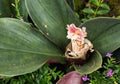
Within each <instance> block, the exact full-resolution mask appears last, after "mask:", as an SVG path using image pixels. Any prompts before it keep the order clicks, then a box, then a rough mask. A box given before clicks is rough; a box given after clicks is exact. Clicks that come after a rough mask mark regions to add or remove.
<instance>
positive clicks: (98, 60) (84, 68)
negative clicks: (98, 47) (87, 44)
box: [74, 51, 102, 74]
mask: <svg viewBox="0 0 120 84" xmlns="http://www.w3.org/2000/svg"><path fill="white" fill-rule="evenodd" d="M101 64H102V56H101V55H100V53H99V52H98V51H95V52H94V53H92V55H91V57H90V58H89V59H88V60H87V63H86V64H84V65H81V66H74V67H75V69H76V70H77V71H79V72H80V73H81V74H90V73H92V72H93V71H96V70H97V69H99V68H101Z"/></svg>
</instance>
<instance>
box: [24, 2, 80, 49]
mask: <svg viewBox="0 0 120 84" xmlns="http://www.w3.org/2000/svg"><path fill="white" fill-rule="evenodd" d="M25 1H26V7H27V10H28V13H29V15H30V17H31V18H32V20H33V22H34V24H35V25H36V26H37V27H38V28H39V29H40V31H42V32H43V33H44V35H45V36H46V37H47V38H48V39H49V40H50V41H52V42H53V43H54V44H56V45H57V46H59V47H60V48H62V49H64V48H65V47H66V45H67V44H68V40H67V39H66V26H67V24H71V23H74V24H76V25H77V26H78V24H80V22H79V20H78V18H77V17H76V16H75V14H74V13H73V11H72V10H71V9H70V7H69V6H68V4H67V2H66V1H65V0H34V1H33V0H25Z"/></svg>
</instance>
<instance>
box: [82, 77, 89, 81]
mask: <svg viewBox="0 0 120 84" xmlns="http://www.w3.org/2000/svg"><path fill="white" fill-rule="evenodd" d="M82 80H83V81H88V80H90V78H88V77H87V76H82Z"/></svg>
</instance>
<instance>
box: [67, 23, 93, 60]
mask: <svg viewBox="0 0 120 84" xmlns="http://www.w3.org/2000/svg"><path fill="white" fill-rule="evenodd" d="M67 30H68V31H67V34H68V35H67V38H68V39H71V45H72V47H71V48H68V49H67V51H69V53H68V54H69V55H70V56H71V57H76V58H81V59H84V60H85V59H86V55H87V52H88V51H89V50H90V52H93V51H94V50H93V45H92V43H91V42H90V41H89V40H88V39H86V38H85V37H87V32H86V27H82V28H79V27H76V26H75V25H74V24H70V25H67ZM69 55H68V57H69Z"/></svg>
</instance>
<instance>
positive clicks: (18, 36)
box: [0, 18, 63, 76]
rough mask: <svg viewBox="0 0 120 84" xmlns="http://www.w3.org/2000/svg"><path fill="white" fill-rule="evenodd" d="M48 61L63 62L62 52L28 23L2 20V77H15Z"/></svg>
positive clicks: (0, 39) (0, 62) (0, 70)
mask: <svg viewBox="0 0 120 84" xmlns="http://www.w3.org/2000/svg"><path fill="white" fill-rule="evenodd" d="M48 59H56V60H59V61H61V62H62V61H63V57H62V56H61V51H60V50H59V49H57V47H55V46H54V45H53V44H52V43H50V42H49V41H48V40H47V39H46V38H44V36H43V35H42V34H40V33H38V31H35V30H34V29H33V28H32V27H31V25H29V24H28V23H25V22H22V21H19V20H16V19H11V18H1V19H0V76H15V75H21V74H25V73H29V72H32V71H34V70H36V69H38V68H40V67H41V66H42V65H43V64H44V63H45V62H46V61H47V60H48Z"/></svg>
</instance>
